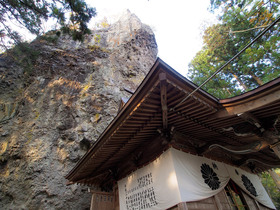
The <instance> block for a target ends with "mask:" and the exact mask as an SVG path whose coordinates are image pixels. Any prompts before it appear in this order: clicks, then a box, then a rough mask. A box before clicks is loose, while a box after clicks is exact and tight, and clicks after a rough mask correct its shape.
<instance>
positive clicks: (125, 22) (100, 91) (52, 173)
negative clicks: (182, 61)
mask: <svg viewBox="0 0 280 210" xmlns="http://www.w3.org/2000/svg"><path fill="white" fill-rule="evenodd" d="M50 34H51V33H50ZM51 36H55V35H52V34H51ZM31 46H32V47H34V48H35V49H37V50H38V51H39V52H40V55H39V57H38V58H37V59H36V61H35V63H34V65H35V68H34V70H33V71H32V72H31V73H29V75H28V76H26V73H24V70H23V68H22V67H21V66H19V65H17V64H15V63H14V62H13V61H12V59H11V58H10V57H9V56H8V55H1V56H0V75H1V77H0V186H1V187H0V209H88V208H89V205H90V194H89V193H88V192H87V187H82V186H78V185H68V186H67V185H66V183H67V180H65V178H64V176H65V175H66V174H67V173H68V172H69V171H70V170H71V169H72V168H73V167H74V165H75V164H76V163H77V161H78V160H79V159H80V158H81V157H82V156H83V154H84V153H85V152H86V151H87V149H88V148H89V146H90V145H91V144H92V143H93V142H94V141H95V140H96V139H97V138H98V136H99V135H100V134H101V133H102V132H103V130H104V129H105V128H106V126H107V125H108V124H109V123H110V122H111V120H112V119H113V118H114V117H115V116H116V114H117V111H118V107H119V103H120V100H121V97H130V94H129V93H127V92H126V91H124V89H123V88H128V89H130V90H133V91H134V90H135V89H136V88H137V86H138V85H139V84H140V82H141V81H142V80H143V78H144V76H145V75H146V73H147V72H148V71H149V69H150V68H151V66H152V65H153V63H154V61H155V59H156V55H157V44H156V41H155V37H154V34H153V32H152V30H151V29H150V28H149V27H148V26H146V25H144V24H142V23H141V21H140V20H139V19H138V18H137V17H136V16H135V15H134V14H131V13H130V12H129V11H127V12H126V13H125V14H124V15H123V16H122V17H121V18H120V20H119V21H117V22H116V23H114V24H112V25H111V26H109V27H107V28H103V29H98V30H93V31H92V34H91V35H88V36H86V38H85V40H84V42H82V43H81V42H76V41H73V40H72V39H71V37H69V36H67V35H63V36H60V37H59V38H58V40H57V42H56V43H52V42H48V41H46V40H45V39H37V40H35V41H33V42H32V43H31Z"/></svg>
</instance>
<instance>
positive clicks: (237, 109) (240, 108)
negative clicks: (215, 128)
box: [211, 90, 280, 118]
mask: <svg viewBox="0 0 280 210" xmlns="http://www.w3.org/2000/svg"><path fill="white" fill-rule="evenodd" d="M278 100H280V90H276V91H274V92H272V93H269V94H267V95H264V96H262V97H259V98H256V99H253V100H249V101H245V102H243V103H242V102H239V103H236V104H232V105H229V104H223V106H224V109H222V110H220V111H218V112H216V113H215V114H213V115H212V116H211V118H223V117H230V116H233V115H238V114H242V113H244V112H249V111H252V110H254V109H257V108H260V107H263V106H266V105H268V104H270V103H273V102H276V101H278Z"/></svg>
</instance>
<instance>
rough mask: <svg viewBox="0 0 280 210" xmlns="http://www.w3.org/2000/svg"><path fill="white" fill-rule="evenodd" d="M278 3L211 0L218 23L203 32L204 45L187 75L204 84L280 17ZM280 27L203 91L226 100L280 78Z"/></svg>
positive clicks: (190, 65)
mask: <svg viewBox="0 0 280 210" xmlns="http://www.w3.org/2000/svg"><path fill="white" fill-rule="evenodd" d="M279 9H280V3H279V1H278V0H211V10H212V11H213V12H215V11H217V10H219V11H220V16H219V20H220V21H219V23H218V24H215V25H212V26H210V27H208V28H207V29H206V30H205V31H204V36H203V42H204V46H203V48H202V49H201V51H199V52H198V53H197V55H196V56H195V57H194V58H193V60H192V61H191V63H190V64H189V73H188V76H189V78H190V79H192V80H193V82H194V83H196V84H198V85H199V84H201V83H203V82H204V81H205V80H206V79H207V78H208V77H209V76H210V75H212V74H213V73H214V72H215V71H216V70H218V69H219V67H221V66H222V65H223V64H224V63H225V62H226V61H228V60H230V59H231V58H232V57H233V56H234V55H235V54H237V53H238V52H239V51H240V50H241V49H243V48H244V47H245V46H246V45H247V44H248V43H249V42H250V41H252V40H253V39H254V38H255V37H256V36H257V35H258V34H259V33H260V32H261V30H263V29H264V28H265V27H267V26H268V25H269V24H271V23H272V22H273V21H274V20H275V19H276V18H277V17H278V16H279V15H280V14H279V13H280V11H279ZM279 46H280V27H279V23H278V25H276V26H274V27H273V29H271V30H270V31H269V32H267V33H266V34H265V35H264V36H263V37H261V38H260V39H259V40H258V41H257V42H256V43H254V44H253V45H252V46H251V47H250V48H248V49H247V50H246V51H245V52H244V53H243V54H242V55H241V56H239V57H238V58H237V59H236V60H235V61H233V62H232V63H231V64H230V65H228V66H227V67H226V68H225V69H224V70H223V71H222V72H220V73H219V74H218V75H217V76H216V77H215V78H214V79H212V80H210V81H209V82H208V83H207V84H206V85H205V86H204V88H203V89H205V90H206V91H208V92H209V93H211V94H213V95H214V96H216V97H218V98H227V97H231V96H235V95H238V94H240V93H242V92H245V91H248V90H251V89H254V88H256V87H258V86H259V85H263V84H264V83H266V82H268V81H270V80H272V79H274V78H276V77H278V76H279V75H280V50H279Z"/></svg>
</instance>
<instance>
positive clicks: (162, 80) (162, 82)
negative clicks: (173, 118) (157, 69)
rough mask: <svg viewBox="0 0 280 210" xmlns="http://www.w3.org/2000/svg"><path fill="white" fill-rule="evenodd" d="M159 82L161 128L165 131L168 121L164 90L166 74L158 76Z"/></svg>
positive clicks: (165, 92)
mask: <svg viewBox="0 0 280 210" xmlns="http://www.w3.org/2000/svg"><path fill="white" fill-rule="evenodd" d="M159 80H160V100H161V109H162V126H163V129H164V130H165V129H167V126H168V121H167V88H166V84H167V83H166V74H165V73H160V74H159Z"/></svg>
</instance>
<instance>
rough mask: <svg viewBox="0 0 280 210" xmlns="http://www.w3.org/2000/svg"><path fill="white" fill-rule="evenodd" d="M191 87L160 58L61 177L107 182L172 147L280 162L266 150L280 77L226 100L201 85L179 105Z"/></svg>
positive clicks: (279, 106) (262, 164)
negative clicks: (67, 171)
mask: <svg viewBox="0 0 280 210" xmlns="http://www.w3.org/2000/svg"><path fill="white" fill-rule="evenodd" d="M196 87H197V86H196V85H195V84H193V83H192V82H190V81H189V80H188V79H186V78H184V77H183V76H181V75H180V74H179V73H177V72H176V71H175V70H173V69H172V68H171V67H170V66H168V65H167V64H166V63H164V62H163V61H162V60H160V59H159V58H158V59H157V61H156V62H155V64H154V66H153V67H152V69H151V70H150V72H149V73H148V75H147V76H146V78H145V79H144V81H143V82H142V83H141V85H140V86H139V87H138V89H137V90H136V91H135V93H134V94H133V95H132V96H131V98H130V99H129V101H128V102H127V103H126V104H125V105H124V107H123V108H122V109H121V110H120V112H119V113H118V115H117V116H116V117H115V119H114V120H113V121H112V122H111V123H110V125H109V126H108V127H107V128H106V129H105V131H104V132H103V133H102V134H101V136H100V137H99V138H98V140H97V141H96V142H95V144H94V145H93V146H92V147H91V148H90V149H89V151H88V152H87V153H86V154H85V155H84V156H83V158H82V159H81V160H80V161H79V162H78V163H77V165H76V166H75V167H74V168H73V169H72V170H71V171H70V172H69V174H68V175H67V176H66V178H67V179H68V180H69V182H70V183H81V184H88V185H97V186H100V187H105V186H106V185H109V184H110V183H112V182H114V181H116V180H119V179H120V178H122V177H124V176H126V175H127V174H128V173H130V172H132V171H134V170H136V169H137V168H138V167H141V166H143V165H145V164H148V163H149V162H150V161H152V160H154V159H155V158H156V157H158V156H159V155H160V154H161V153H162V152H163V151H164V150H166V149H167V148H169V147H170V146H172V147H175V148H178V149H181V150H184V151H186V152H190V153H192V154H197V155H203V156H206V157H209V158H211V159H215V160H219V161H222V162H225V163H228V164H231V165H234V166H238V167H242V168H244V169H247V170H248V169H250V170H251V171H253V172H255V173H257V172H261V171H265V170H268V169H271V168H273V167H280V159H279V157H278V156H277V155H276V154H275V153H274V151H273V150H272V149H271V147H272V146H274V145H276V144H277V143H278V142H279V131H280V78H278V79H276V80H274V81H272V82H270V83H267V84H265V85H263V86H261V87H259V88H257V89H255V90H253V91H250V92H247V93H245V94H242V95H240V96H236V97H233V98H229V99H223V100H218V99H217V98H215V97H213V96H212V95H210V94H208V93H207V92H205V91H203V90H198V91H197V92H196V93H195V94H194V95H192V96H191V97H189V98H188V99H186V100H185V101H184V102H183V103H180V102H182V100H183V99H185V98H186V97H187V96H188V94H189V93H190V92H192V91H193V90H194V89H195V88H196ZM178 104H179V105H178ZM175 106H176V107H175ZM174 107H175V108H174ZM276 146H277V145H276Z"/></svg>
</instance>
